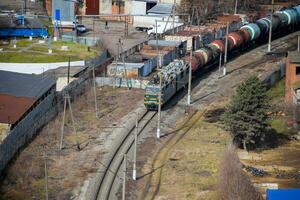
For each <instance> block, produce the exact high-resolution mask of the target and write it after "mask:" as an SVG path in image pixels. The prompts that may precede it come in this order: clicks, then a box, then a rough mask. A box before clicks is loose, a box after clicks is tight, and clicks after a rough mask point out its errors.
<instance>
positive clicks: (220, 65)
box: [219, 53, 223, 76]
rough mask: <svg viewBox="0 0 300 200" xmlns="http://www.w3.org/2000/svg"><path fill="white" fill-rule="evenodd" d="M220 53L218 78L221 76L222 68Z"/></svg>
mask: <svg viewBox="0 0 300 200" xmlns="http://www.w3.org/2000/svg"><path fill="white" fill-rule="evenodd" d="M222 55H223V54H222V53H220V60H219V76H221V67H222Z"/></svg>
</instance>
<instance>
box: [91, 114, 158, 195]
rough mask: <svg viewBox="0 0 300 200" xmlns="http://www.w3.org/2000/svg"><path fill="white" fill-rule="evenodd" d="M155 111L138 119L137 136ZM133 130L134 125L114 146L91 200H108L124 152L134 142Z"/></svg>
mask: <svg viewBox="0 0 300 200" xmlns="http://www.w3.org/2000/svg"><path fill="white" fill-rule="evenodd" d="M155 115H156V112H154V111H147V112H146V113H145V114H144V115H143V116H142V117H141V118H140V119H139V127H138V128H139V129H138V136H139V135H140V134H141V133H142V132H143V131H144V129H145V128H146V126H147V125H148V124H149V122H150V121H151V120H152V119H153V118H154V116H155ZM134 131H135V126H134V127H133V128H132V129H131V130H129V132H128V133H127V135H125V137H124V139H123V140H122V141H121V143H120V145H119V146H118V147H117V148H116V150H115V152H114V154H113V156H112V157H111V158H110V160H109V163H108V165H107V166H106V169H105V170H104V172H103V175H102V176H101V178H100V179H101V180H100V184H99V186H98V187H97V190H96V193H95V195H94V197H93V198H92V199H93V200H108V199H110V196H111V191H112V188H113V185H114V182H115V180H116V178H117V173H118V171H119V169H120V167H121V165H122V163H123V158H124V154H126V153H127V152H128V151H129V150H130V148H131V147H132V145H133V143H134V134H133V133H134Z"/></svg>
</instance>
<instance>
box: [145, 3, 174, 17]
mask: <svg viewBox="0 0 300 200" xmlns="http://www.w3.org/2000/svg"><path fill="white" fill-rule="evenodd" d="M172 8H173V4H171V3H159V4H156V5H155V6H154V7H153V8H151V9H150V10H148V13H151V14H171V13H172Z"/></svg>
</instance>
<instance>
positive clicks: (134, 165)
mask: <svg viewBox="0 0 300 200" xmlns="http://www.w3.org/2000/svg"><path fill="white" fill-rule="evenodd" d="M138 127H139V115H138V114H137V117H136V120H135V134H134V149H133V151H134V152H133V171H132V179H133V180H136V157H137V140H138V132H139V130H138Z"/></svg>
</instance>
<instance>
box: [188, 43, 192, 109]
mask: <svg viewBox="0 0 300 200" xmlns="http://www.w3.org/2000/svg"><path fill="white" fill-rule="evenodd" d="M192 59H193V49H192V47H191V52H190V63H189V65H190V66H189V85H188V99H187V105H188V106H189V105H191V93H192V91H191V90H192Z"/></svg>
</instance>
